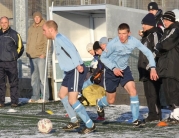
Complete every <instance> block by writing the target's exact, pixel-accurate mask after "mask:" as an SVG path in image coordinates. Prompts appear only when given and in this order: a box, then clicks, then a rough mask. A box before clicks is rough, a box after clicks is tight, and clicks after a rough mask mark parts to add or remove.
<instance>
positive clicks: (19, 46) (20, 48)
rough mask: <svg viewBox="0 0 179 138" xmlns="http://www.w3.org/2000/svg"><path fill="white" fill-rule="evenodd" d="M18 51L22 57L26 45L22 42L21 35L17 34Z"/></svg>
mask: <svg viewBox="0 0 179 138" xmlns="http://www.w3.org/2000/svg"><path fill="white" fill-rule="evenodd" d="M17 38H18V40H17V53H18V58H20V57H21V56H22V54H23V52H24V45H23V43H22V39H21V36H20V35H19V34H17Z"/></svg>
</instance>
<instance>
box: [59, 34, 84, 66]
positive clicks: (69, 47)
mask: <svg viewBox="0 0 179 138" xmlns="http://www.w3.org/2000/svg"><path fill="white" fill-rule="evenodd" d="M59 37H60V39H59V40H58V42H59V44H60V46H61V47H63V49H64V50H65V53H66V54H67V56H69V58H71V60H72V62H73V64H74V65H75V67H77V66H78V65H80V64H81V62H80V61H81V58H80V56H79V53H78V51H77V49H76V47H75V46H74V45H73V44H72V43H71V42H70V41H69V40H68V38H66V37H65V36H62V35H60V36H59Z"/></svg>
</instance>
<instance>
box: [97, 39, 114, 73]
mask: <svg viewBox="0 0 179 138" xmlns="http://www.w3.org/2000/svg"><path fill="white" fill-rule="evenodd" d="M112 41H113V40H111V42H109V43H108V45H107V47H106V49H105V50H104V51H103V52H102V55H101V57H100V59H101V62H102V63H103V64H104V65H105V66H106V67H108V68H109V69H110V70H113V69H114V68H115V67H117V66H116V64H115V63H114V62H113V61H111V60H110V59H109V57H110V55H112V54H113V52H114V51H115V46H114V44H113V42H112Z"/></svg>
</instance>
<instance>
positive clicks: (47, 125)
mask: <svg viewBox="0 0 179 138" xmlns="http://www.w3.org/2000/svg"><path fill="white" fill-rule="evenodd" d="M37 126H38V130H39V131H40V132H41V133H46V134H47V133H49V132H50V131H51V130H52V128H53V125H52V122H51V121H50V120H49V119H47V118H43V119H41V120H39V122H38V124H37Z"/></svg>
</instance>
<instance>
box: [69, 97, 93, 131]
mask: <svg viewBox="0 0 179 138" xmlns="http://www.w3.org/2000/svg"><path fill="white" fill-rule="evenodd" d="M72 107H73V109H74V110H75V112H76V113H77V114H78V115H79V117H80V118H81V119H82V120H83V122H84V123H85V124H86V127H88V128H91V127H93V121H92V120H91V119H90V118H89V116H88V114H87V112H86V110H85V108H84V106H83V105H82V104H81V103H80V102H79V101H78V100H77V101H76V103H75V104H73V105H72Z"/></svg>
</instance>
